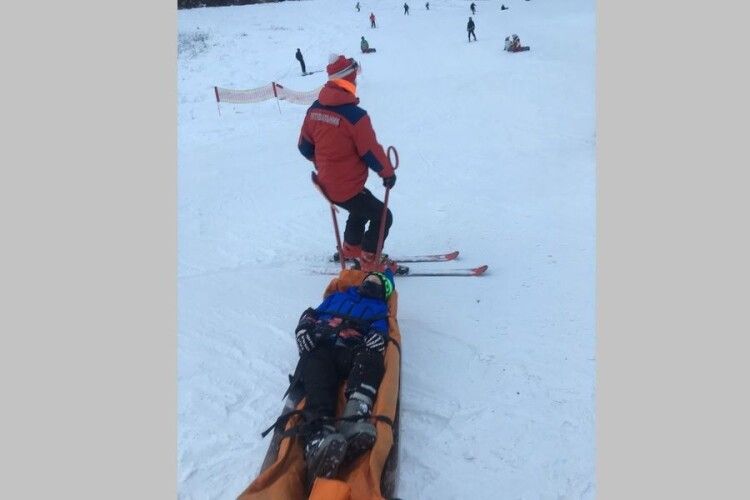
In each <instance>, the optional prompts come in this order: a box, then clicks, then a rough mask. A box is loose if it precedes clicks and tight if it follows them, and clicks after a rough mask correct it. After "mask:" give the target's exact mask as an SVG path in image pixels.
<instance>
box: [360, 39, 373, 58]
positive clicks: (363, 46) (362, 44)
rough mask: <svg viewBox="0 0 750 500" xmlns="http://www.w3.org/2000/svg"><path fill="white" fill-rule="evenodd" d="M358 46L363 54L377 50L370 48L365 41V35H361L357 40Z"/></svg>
mask: <svg viewBox="0 0 750 500" xmlns="http://www.w3.org/2000/svg"><path fill="white" fill-rule="evenodd" d="M359 48H360V49H362V53H363V54H369V53H370V52H377V51H376V50H375V49H371V48H370V44H369V43H367V40H365V37H362V41H360V42H359Z"/></svg>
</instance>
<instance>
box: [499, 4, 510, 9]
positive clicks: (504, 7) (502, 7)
mask: <svg viewBox="0 0 750 500" xmlns="http://www.w3.org/2000/svg"><path fill="white" fill-rule="evenodd" d="M500 10H508V7H506V6H505V4H502V5H501V6H500Z"/></svg>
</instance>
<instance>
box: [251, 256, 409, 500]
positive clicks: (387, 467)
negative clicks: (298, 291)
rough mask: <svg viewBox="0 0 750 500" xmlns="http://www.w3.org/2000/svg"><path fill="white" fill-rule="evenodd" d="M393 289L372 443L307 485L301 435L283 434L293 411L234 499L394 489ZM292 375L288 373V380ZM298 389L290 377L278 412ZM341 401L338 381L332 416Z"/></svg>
mask: <svg viewBox="0 0 750 500" xmlns="http://www.w3.org/2000/svg"><path fill="white" fill-rule="evenodd" d="M365 275H366V273H364V272H362V271H359V270H356V269H345V270H342V271H341V273H340V274H339V276H338V277H337V278H334V279H333V280H331V282H330V283H329V284H328V287H327V288H326V290H325V292H324V296H328V295H330V294H331V293H334V292H340V291H344V290H346V289H347V288H349V287H351V286H357V285H359V284H360V283H361V282H362V280H363V279H364V277H365ZM397 309H398V291H397V290H394V291H393V294H392V295H391V296H390V297H389V299H388V327H389V329H388V336H389V342H388V343H387V345H386V349H385V353H384V355H385V360H384V361H385V374H384V376H383V380H382V382H381V383H380V388H379V389H378V394H377V399H376V400H375V404H374V405H373V410H372V413H373V420H372V421H373V423H374V424H375V427H376V429H377V439H376V441H375V444H374V446H373V448H372V449H371V450H370V451H368V452H366V453H364V454H362V455H361V456H359V457H358V458H356V459H355V460H353V461H352V462H351V463H349V464H343V465H342V466H341V467H340V468H339V471H338V474H337V477H336V478H335V479H325V478H317V479H315V482H314V484H312V485H309V484H306V483H307V479H306V466H305V459H304V455H303V450H302V444H301V442H300V441H301V440H300V438H299V437H298V436H294V435H291V436H284V435H283V433H284V431H287V430H289V429H292V428H293V427H295V426H296V425H297V424H298V423H299V417H298V416H297V415H294V416H292V417H291V418H289V419H288V420H287V421H286V423H285V424H284V426H283V428H282V426H280V425H277V426H276V427H275V429H274V433H273V437H272V439H271V444H270V445H269V447H268V452H267V454H266V458H265V460H264V461H263V465H262V466H261V470H260V473H259V474H258V476H257V477H256V478H255V480H254V481H253V482H252V483H250V486H248V487H247V488H246V489H245V491H243V492H242V494H240V496H239V497H238V500H303V499H309V500H381V499H388V498H391V497H392V496H393V494H394V490H395V488H396V472H397V466H398V429H399V393H400V389H401V332H400V330H399V328H398V320H397ZM291 379H292V377H291V376H290V380H291ZM302 392H303V391H302V389H301V388H295V384H294V382H293V381H292V387H290V391H289V395H288V396H287V399H286V403H285V405H284V408H283V410H282V416H283V415H285V414H287V413H289V412H293V411H294V410H301V409H303V408H304V405H305V400H304V394H303V393H302ZM345 403H346V401H345V399H344V384H343V383H342V385H341V389H340V392H339V401H338V406H337V416H339V415H341V413H342V412H343V409H344V405H345Z"/></svg>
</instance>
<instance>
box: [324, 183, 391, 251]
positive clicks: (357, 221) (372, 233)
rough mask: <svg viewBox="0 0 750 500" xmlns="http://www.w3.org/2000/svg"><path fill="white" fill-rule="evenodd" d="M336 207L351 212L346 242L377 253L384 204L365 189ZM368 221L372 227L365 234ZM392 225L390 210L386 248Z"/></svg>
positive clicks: (347, 224) (345, 234)
mask: <svg viewBox="0 0 750 500" xmlns="http://www.w3.org/2000/svg"><path fill="white" fill-rule="evenodd" d="M336 205H338V206H340V207H341V208H343V209H344V210H346V211H347V212H349V218H348V219H346V227H345V228H344V241H346V242H347V243H349V244H350V245H362V250H363V251H365V252H370V253H375V252H376V251H377V246H378V232H379V231H380V221H381V220H382V218H383V208H384V205H383V202H382V201H380V200H379V199H377V198H375V196H373V194H372V193H371V192H370V190H369V189H367V188H365V189H363V190H362V191H360V192H359V193H358V194H357V195H356V196H354V197H352V198H349V199H348V200H346V201H343V202H336ZM368 221H369V222H370V225H369V226H368V227H367V231H366V232H365V225H367V222H368ZM391 224H393V214H392V213H391V211H390V209H389V210H388V215H387V217H386V221H385V231H384V232H383V246H385V239H386V238H387V237H388V230H389V229H390V227H391Z"/></svg>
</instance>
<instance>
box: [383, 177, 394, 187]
mask: <svg viewBox="0 0 750 500" xmlns="http://www.w3.org/2000/svg"><path fill="white" fill-rule="evenodd" d="M395 185H396V174H393V175H391V176H390V177H383V186H385V187H387V188H392V187H393V186H395Z"/></svg>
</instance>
